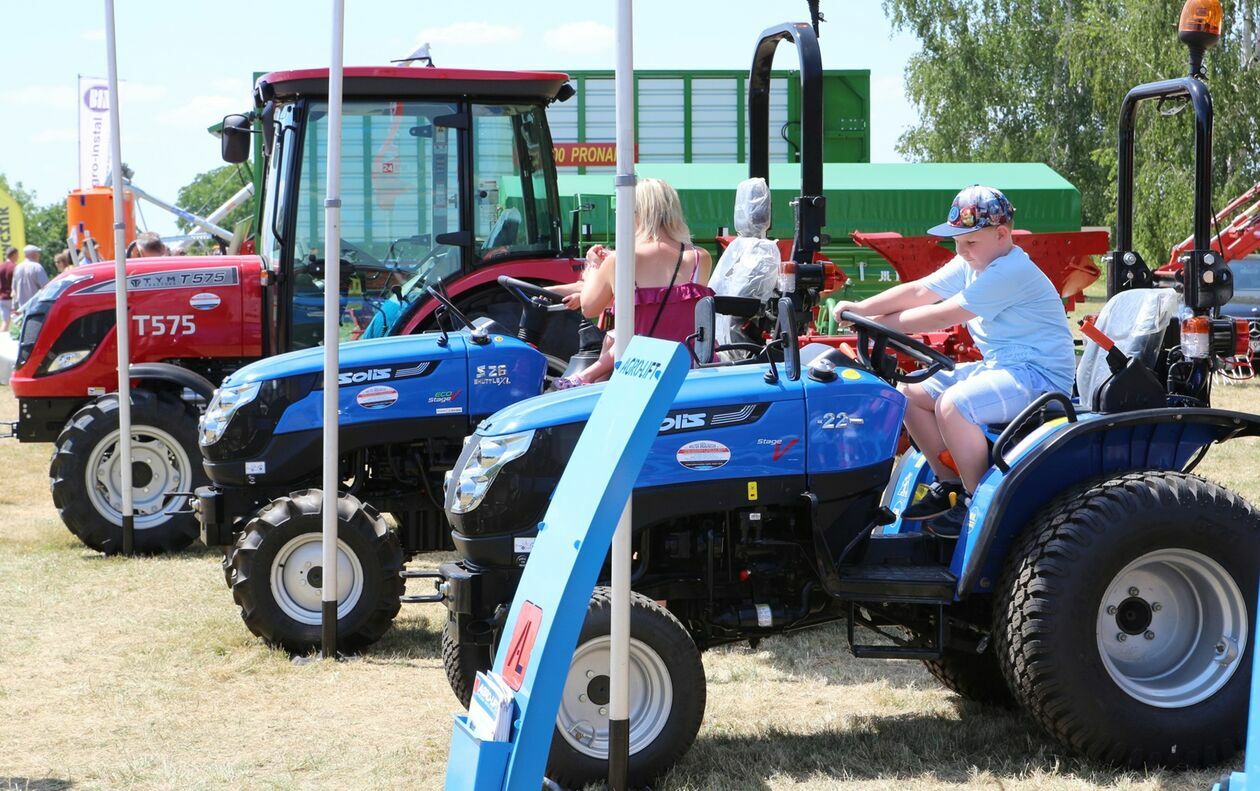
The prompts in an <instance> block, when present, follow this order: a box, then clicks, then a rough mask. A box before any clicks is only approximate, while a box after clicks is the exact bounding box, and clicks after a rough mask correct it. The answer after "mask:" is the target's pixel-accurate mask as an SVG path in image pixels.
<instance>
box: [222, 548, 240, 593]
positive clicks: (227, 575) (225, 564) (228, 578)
mask: <svg viewBox="0 0 1260 791" xmlns="http://www.w3.org/2000/svg"><path fill="white" fill-rule="evenodd" d="M220 549H222V550H223V560H221V561H220V562H219V565H220V566H221V567H222V568H223V581H224V582H225V583H227V587H228V590H232V577H233V576H235V575H236V570H235V569H233V568H232V549H233V548H232V547H230V546H228V547H220Z"/></svg>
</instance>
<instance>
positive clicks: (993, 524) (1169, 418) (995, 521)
mask: <svg viewBox="0 0 1260 791" xmlns="http://www.w3.org/2000/svg"><path fill="white" fill-rule="evenodd" d="M1247 436H1260V416H1257V415H1249V414H1246V413H1243V412H1231V411H1226V410H1220V409H1205V408H1193V409H1192V408H1178V409H1168V408H1164V409H1144V410H1139V411H1135V412H1128V413H1123V414H1113V415H1097V414H1092V413H1083V414H1081V416H1080V420H1079V421H1078V422H1076V423H1066V422H1063V421H1051V422H1050V423H1048V424H1046V425H1044V426H1042V427H1041V428H1039V429H1037V430H1036V431H1034V432H1033V433H1032V434H1031V435H1029V437H1028V438H1026V439H1025V440H1024V441H1022V442H1021V443H1020V444H1019V445H1017V446H1016V447H1015V448H1014V450H1013V451H1012V452H1010V453H1009V454H1008V460H1010V469H1009V471H1008V472H1005V473H1004V472H1002V471H1001V470H999V469H998V468H996V467H993V468H991V469H990V470H989V472H988V473H986V474H985V477H984V479H983V480H982V481H981V483H980V486H978V487H977V489H976V495H975V497H974V498H973V499H972V504H971V508H970V510H969V513H968V515H967V524H966V526H965V529H964V532H963V536H962V538H961V539H960V540H959V543H958V546H957V548H956V549H955V551H954V557H953V562H952V563H951V565H950V570H951V571H952V572H953V573H954V574H955V575H956V576H957V577H958V588H957V594H956V595H957V596H958V598H960V599H962V598H965V597H966V596H967V595H968V594H970V593H991V592H992V591H993V590H994V587H995V584H996V580H997V576H998V574H1000V573H1001V569H1002V565H1003V563H1004V562H1005V559H1006V554H1007V550H1008V549H1009V547H1010V546H1011V543H1012V542H1013V541H1014V539H1015V537H1016V536H1017V535H1018V534H1019V533H1020V531H1022V530H1023V529H1024V526H1025V525H1027V524H1028V522H1029V521H1030V520H1031V519H1032V517H1033V516H1034V515H1035V514H1036V513H1037V512H1038V511H1039V510H1041V508H1042V507H1043V506H1044V505H1045V504H1046V503H1048V502H1049V501H1050V500H1051V499H1052V498H1054V497H1055V496H1056V495H1057V494H1059V493H1060V492H1062V491H1064V490H1066V489H1068V488H1070V487H1072V486H1076V485H1077V484H1080V483H1083V482H1085V481H1087V480H1090V479H1093V478H1098V477H1100V476H1104V475H1115V474H1121V473H1124V472H1130V471H1135V470H1186V469H1190V468H1193V466H1194V465H1195V464H1197V463H1198V461H1199V459H1200V458H1201V457H1202V455H1203V454H1205V453H1206V452H1207V450H1208V448H1209V447H1210V446H1211V445H1212V443H1216V442H1225V441H1227V440H1231V439H1234V438H1235V437H1247Z"/></svg>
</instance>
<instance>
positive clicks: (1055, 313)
mask: <svg viewBox="0 0 1260 791" xmlns="http://www.w3.org/2000/svg"><path fill="white" fill-rule="evenodd" d="M921 282H922V283H923V285H924V286H926V287H927V288H928V289H929V290H931V291H932V292H933V293H935V294H936V295H938V296H939V297H940V298H941V299H951V298H952V299H953V300H954V301H955V302H957V303H958V304H959V305H961V306H962V307H964V308H966V309H967V310H969V311H971V312H972V313H974V314H976V317H975V318H974V319H971V320H970V321H968V322H967V329H968V330H969V331H970V332H971V337H972V338H974V339H975V341H976V347H977V348H978V349H980V353H981V354H983V355H984V359H985V360H986V361H989V362H991V363H992V364H993V365H998V366H1002V367H1014V366H1018V365H1029V366H1032V367H1033V368H1036V369H1038V370H1040V371H1041V372H1042V373H1044V374H1045V375H1046V377H1047V378H1048V379H1049V380H1050V381H1051V382H1052V383H1053V384H1055V385H1056V386H1057V387H1058V388H1059V389H1060V390H1062V391H1063V392H1065V393H1070V392H1072V382H1073V381H1074V380H1075V378H1076V350H1075V348H1074V346H1073V344H1072V331H1071V330H1070V329H1068V323H1067V314H1066V313H1065V312H1064V310H1063V301H1062V300H1061V299H1060V298H1059V294H1058V292H1056V291H1055V289H1054V284H1053V283H1051V282H1050V278H1048V277H1046V275H1045V273H1044V272H1042V271H1041V270H1040V269H1039V268H1037V265H1036V264H1034V263H1033V262H1032V259H1031V258H1029V257H1028V253H1025V252H1024V251H1023V250H1022V249H1021V248H1019V247H1014V248H1012V249H1011V251H1010V252H1009V253H1007V254H1006V255H1004V256H1002V257H1001V258H997V259H995V260H994V261H993V262H992V263H991V264H989V265H988V266H987V267H985V268H984V269H983V270H981V271H979V272H977V271H976V270H975V269H973V268H972V267H971V265H970V264H968V263H967V262H966V261H964V260H963V258H962V256H954V260H952V261H950V262H949V263H948V264H946V265H945V266H943V267H941V268H940V269H938V270H936V271H935V272H933V273H932V274H930V275H928V276H927V277H925V278H923V280H922V281H921Z"/></svg>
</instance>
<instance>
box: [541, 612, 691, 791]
mask: <svg viewBox="0 0 1260 791" xmlns="http://www.w3.org/2000/svg"><path fill="white" fill-rule="evenodd" d="M611 621H612V601H611V599H610V591H609V589H608V588H596V589H595V593H594V595H593V596H592V597H591V602H590V605H589V606H588V608H587V611H586V621H585V622H584V623H583V624H582V631H581V634H580V635H579V637H578V642H577V648H576V649H575V650H574V652H573V664H572V665H571V666H570V669H569V675H568V679H567V680H566V682H565V686H564V692H563V694H562V697H561V700H560V711H559V714H558V716H557V718H556V730H555V733H554V735H553V736H552V739H551V753H550V755H549V757H548V759H547V777H549V778H551V779H552V780H555V781H556V782H557V783H559V784H560V785H561V786H563V787H565V788H581V787H583V786H586V785H588V784H591V783H600V782H602V781H604V780H606V779H607V777H608V716H607V713H606V711H607V709H606V706H607V703H608V701H607V695H608V677H607V675H605V674H606V673H607V672H608V650H609V645H608V642H609V638H608V634H609V630H610V628H611ZM630 638H631V639H630V672H631V676H630V679H631V680H630V770H629V782H630V785H631V786H632V787H643V786H647V785H649V784H650V783H651V782H652V781H653V780H654V779H655V778H657V777H659V776H661V775H662V774H664V773H665V772H667V771H669V769H670V767H672V766H673V765H674V764H675V763H676V762H677V761H678V759H679V758H680V757H682V755H683V753H685V752H686V751H687V749H688V748H690V747H691V743H692V742H693V741H695V738H696V733H697V732H699V730H700V721H701V720H702V719H703V718H704V706H705V679H704V666H703V665H702V664H701V662H700V652H699V651H698V650H696V644H695V642H693V641H692V639H691V635H690V634H688V632H687V629H686V627H684V626H683V625H682V624H681V623H680V622H679V621H678V619H677V618H675V617H674V616H673V615H672V614H671V613H670V612H669V610H666V609H665V608H664V607H661V606H660V605H659V604H657V603H656V602H654V601H652V600H651V599H649V598H647V597H646V596H643V595H642V594H639V593H632V594H631V598H630ZM588 670H589V671H593V673H594V675H593V676H589V675H588V674H587V671H588ZM601 710H602V711H603V712H605V713H601Z"/></svg>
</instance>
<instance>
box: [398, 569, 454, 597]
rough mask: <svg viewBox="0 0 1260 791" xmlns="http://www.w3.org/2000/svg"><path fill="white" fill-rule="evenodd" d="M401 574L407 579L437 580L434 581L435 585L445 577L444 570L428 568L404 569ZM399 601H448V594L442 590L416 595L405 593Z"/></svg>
mask: <svg viewBox="0 0 1260 791" xmlns="http://www.w3.org/2000/svg"><path fill="white" fill-rule="evenodd" d="M400 576H402V578H403V579H405V580H436V581H437V582H435V583H434V584H435V585H437V584H440V582H441V580H442V579H444V577H443V576H442V572H440V571H432V570H428V569H425V570H420V569H403V570H402V573H401V575H400ZM398 601H400V602H402V603H403V604H436V603H438V602H442V601H446V594H445V593H442V592H441V591H439V592H437V593H428V594H424V593H421V594H416V595H406V594H404V595H402V596H399V597H398Z"/></svg>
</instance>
